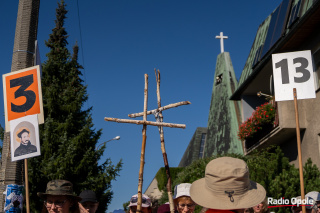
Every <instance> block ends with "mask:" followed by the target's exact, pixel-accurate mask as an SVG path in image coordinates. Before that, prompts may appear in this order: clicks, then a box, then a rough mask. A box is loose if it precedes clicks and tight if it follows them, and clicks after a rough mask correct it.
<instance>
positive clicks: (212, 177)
mask: <svg viewBox="0 0 320 213" xmlns="http://www.w3.org/2000/svg"><path fill="white" fill-rule="evenodd" d="M190 195H191V198H192V200H193V201H194V202H196V203H197V204H198V205H200V206H203V207H206V208H210V209H221V210H231V209H244V208H250V207H252V206H255V205H258V204H259V203H261V202H262V201H263V200H264V199H265V197H266V191H265V189H264V188H263V186H261V185H260V184H258V183H256V182H254V181H251V180H250V179H249V169H248V166H247V164H246V163H245V162H244V161H243V160H241V159H237V158H232V157H221V158H216V159H214V160H212V161H210V162H209V163H208V164H207V166H206V170H205V177H204V178H201V179H199V180H196V181H195V182H193V183H192V185H191V188H190Z"/></svg>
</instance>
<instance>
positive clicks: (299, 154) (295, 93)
mask: <svg viewBox="0 0 320 213" xmlns="http://www.w3.org/2000/svg"><path fill="white" fill-rule="evenodd" d="M293 97H294V109H295V115H296V132H297V148H298V158H299V174H300V190H301V200H304V183H303V167H302V156H301V138H300V125H299V114H298V102H297V90H296V88H293ZM302 213H306V207H305V206H304V205H302Z"/></svg>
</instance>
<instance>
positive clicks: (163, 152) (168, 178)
mask: <svg viewBox="0 0 320 213" xmlns="http://www.w3.org/2000/svg"><path fill="white" fill-rule="evenodd" d="M154 72H155V74H156V81H157V100H158V109H159V108H161V96H160V71H159V70H158V72H157V71H156V69H154ZM159 122H163V115H162V111H159ZM158 128H159V134H160V143H161V151H162V156H163V162H164V167H165V170H166V175H167V191H168V199H169V206H170V212H171V213H174V204H173V198H172V191H171V183H172V181H171V175H170V167H169V163H168V157H167V152H166V148H165V145H164V133H163V127H162V126H159V127H158Z"/></svg>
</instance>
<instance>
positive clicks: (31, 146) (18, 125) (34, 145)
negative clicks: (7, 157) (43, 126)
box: [10, 115, 40, 161]
mask: <svg viewBox="0 0 320 213" xmlns="http://www.w3.org/2000/svg"><path fill="white" fill-rule="evenodd" d="M10 138H11V143H10V144H11V161H17V160H22V159H26V158H31V157H35V156H39V155H40V140H39V124H38V118H37V115H28V116H25V117H22V118H18V119H15V120H12V121H10Z"/></svg>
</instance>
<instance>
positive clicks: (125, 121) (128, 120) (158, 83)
mask: <svg viewBox="0 0 320 213" xmlns="http://www.w3.org/2000/svg"><path fill="white" fill-rule="evenodd" d="M144 77H145V88H144V108H143V112H140V113H134V114H129V115H128V116H129V117H131V118H134V117H139V116H143V120H130V119H118V118H108V117H105V118H104V120H105V121H112V122H118V123H133V124H138V125H139V124H140V125H141V124H142V125H143V129H142V146H141V157H140V170H139V183H138V203H137V212H141V204H142V202H141V201H142V183H143V169H144V158H145V157H144V156H145V147H146V131H147V125H152V126H158V127H159V133H160V141H161V150H162V154H163V160H164V163H165V168H166V173H167V178H168V183H167V189H168V197H169V203H170V212H171V213H173V212H174V205H173V199H172V192H171V178H170V172H169V165H168V159H167V154H166V151H165V146H164V137H163V127H171V128H183V129H184V128H185V127H186V125H185V124H172V123H164V122H162V121H163V116H162V110H166V109H170V108H173V107H178V106H181V105H187V104H190V102H189V101H182V102H178V103H174V104H169V105H167V106H164V107H161V99H160V72H159V70H158V75H157V72H156V80H157V97H158V108H157V109H154V110H150V111H147V103H148V75H147V74H145V75H144ZM156 113H157V114H158V115H159V117H160V119H159V121H157V122H152V121H147V115H150V114H156ZM169 187H170V188H169Z"/></svg>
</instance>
